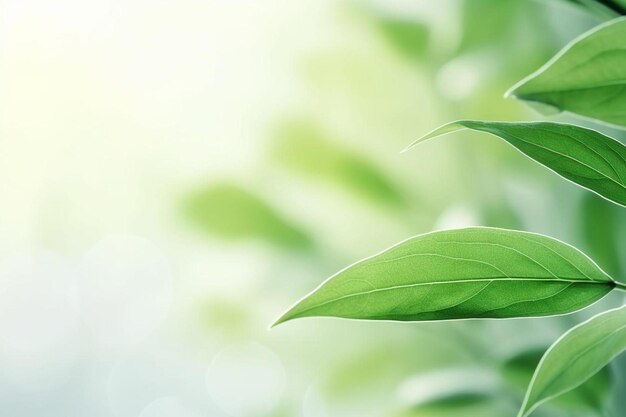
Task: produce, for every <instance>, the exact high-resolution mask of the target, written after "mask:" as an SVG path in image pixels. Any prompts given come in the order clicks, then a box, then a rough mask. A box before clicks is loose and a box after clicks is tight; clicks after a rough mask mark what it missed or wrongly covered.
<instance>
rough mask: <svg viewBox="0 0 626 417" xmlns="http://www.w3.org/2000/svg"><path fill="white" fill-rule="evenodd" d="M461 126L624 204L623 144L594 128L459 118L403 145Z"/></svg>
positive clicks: (625, 153) (625, 156) (625, 170)
mask: <svg viewBox="0 0 626 417" xmlns="http://www.w3.org/2000/svg"><path fill="white" fill-rule="evenodd" d="M465 128H467V129H472V130H478V131H481V132H487V133H491V134H492V135H495V136H499V137H500V138H502V139H504V140H506V141H507V142H508V143H509V144H511V145H513V146H514V147H516V148H517V149H518V150H519V151H521V152H522V153H524V154H525V155H526V156H528V157H530V158H532V159H534V160H535V161H537V162H539V163H540V164H542V165H544V166H546V167H547V168H550V169H551V170H553V171H554V172H556V173H557V174H559V175H561V176H562V177H564V178H566V179H568V180H570V181H572V182H573V183H575V184H578V185H580V186H582V187H584V188H587V189H588V190H591V191H593V192H595V193H597V194H599V195H601V196H603V197H605V198H606V199H608V200H611V201H613V202H614V203H617V204H620V205H622V206H626V146H624V145H622V144H621V143H620V142H618V141H616V140H615V139H612V138H610V137H608V136H605V135H603V134H602V133H600V132H597V131H595V130H591V129H586V128H582V127H579V126H574V125H568V124H561V123H549V122H527V123H509V122H482V121H473V120H461V121H458V122H453V123H449V124H447V125H444V126H442V127H440V128H438V129H435V130H434V131H432V132H430V133H429V134H427V135H426V136H424V137H422V138H420V139H418V140H417V141H415V142H413V143H412V144H411V145H410V146H409V147H408V148H407V149H409V148H411V147H413V146H415V145H416V144H418V143H420V142H424V141H426V140H428V139H431V138H434V137H437V136H441V135H444V134H446V133H450V132H455V131H457V130H461V129H465Z"/></svg>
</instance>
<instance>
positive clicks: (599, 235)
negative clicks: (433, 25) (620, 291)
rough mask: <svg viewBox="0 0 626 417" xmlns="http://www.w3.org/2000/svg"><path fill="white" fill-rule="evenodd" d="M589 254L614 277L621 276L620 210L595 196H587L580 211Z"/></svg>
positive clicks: (581, 226)
mask: <svg viewBox="0 0 626 417" xmlns="http://www.w3.org/2000/svg"><path fill="white" fill-rule="evenodd" d="M579 217H580V220H579V222H580V230H581V232H582V235H583V238H584V240H585V246H586V249H587V253H589V255H590V256H591V257H592V258H593V259H595V260H596V261H597V262H598V264H600V265H601V266H602V267H603V268H604V269H605V270H606V271H608V272H609V273H610V274H611V275H612V276H614V277H617V276H620V250H619V236H620V233H621V232H622V230H621V227H620V222H619V209H618V208H617V207H615V206H614V205H613V204H611V203H609V202H608V201H606V200H604V199H602V198H600V197H597V196H595V195H593V194H585V196H584V197H583V201H582V204H581V207H580V210H579Z"/></svg>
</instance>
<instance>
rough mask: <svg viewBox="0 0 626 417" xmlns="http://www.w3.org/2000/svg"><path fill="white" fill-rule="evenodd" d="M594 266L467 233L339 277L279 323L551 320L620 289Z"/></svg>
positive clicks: (523, 238) (434, 236) (522, 242)
mask: <svg viewBox="0 0 626 417" xmlns="http://www.w3.org/2000/svg"><path fill="white" fill-rule="evenodd" d="M615 285H616V284H615V281H613V280H612V279H611V278H610V277H609V276H608V275H607V274H606V273H604V272H603V271H602V270H601V269H600V268H599V267H598V266H597V265H596V264H595V263H593V261H591V260H590V259H589V258H588V257H586V256H585V255H584V254H582V253H581V252H580V251H578V250H577V249H575V248H573V247H571V246H569V245H567V244H565V243H562V242H560V241H558V240H555V239H552V238H549V237H546V236H542V235H537V234H533V233H526V232H518V231H513V230H506V229H495V228H484V227H476V228H468V229H459V230H448V231H442V232H434V233H428V234H425V235H421V236H417V237H414V238H411V239H409V240H406V241H404V242H402V243H400V244H398V245H396V246H393V247H392V248H390V249H388V250H386V251H384V252H382V253H380V254H378V255H375V256H373V257H371V258H367V259H365V260H363V261H361V262H357V263H356V264H354V265H352V266H350V267H348V268H346V269H344V270H343V271H341V272H339V273H337V274H336V275H334V276H333V277H331V278H330V279H328V280H327V281H326V282H324V283H323V284H322V285H321V286H320V287H319V288H318V289H316V290H315V291H313V292H312V293H311V294H310V295H308V296H306V297H305V298H304V299H303V300H302V301H300V302H298V303H297V304H296V305H295V306H294V307H292V308H291V309H290V310H289V311H287V313H285V314H284V315H283V316H282V317H281V318H280V319H278V321H277V322H276V324H278V323H281V322H284V321H287V320H292V319H295V318H300V317H309V316H334V317H344V318H352V319H369V320H400V321H422V320H450V319H469V318H509V317H534V316H549V315H555V314H564V313H569V312H572V311H575V310H578V309H581V308H583V307H586V306H588V305H590V304H591V303H593V302H595V301H597V300H599V299H600V298H602V297H603V296H604V295H606V294H607V293H608V292H609V291H611V290H612V289H613V288H614V287H615Z"/></svg>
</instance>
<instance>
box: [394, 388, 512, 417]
mask: <svg viewBox="0 0 626 417" xmlns="http://www.w3.org/2000/svg"><path fill="white" fill-rule="evenodd" d="M511 412H512V410H511V409H510V406H509V405H508V404H506V403H504V402H502V401H498V400H497V399H494V398H492V397H489V396H485V395H474V394H463V393H460V394H458V395H454V396H450V397H446V398H442V399H439V400H437V401H433V402H430V403H427V404H422V405H419V406H417V407H414V408H411V409H409V410H406V411H403V412H400V413H397V414H393V415H392V417H502V416H506V415H510V414H511Z"/></svg>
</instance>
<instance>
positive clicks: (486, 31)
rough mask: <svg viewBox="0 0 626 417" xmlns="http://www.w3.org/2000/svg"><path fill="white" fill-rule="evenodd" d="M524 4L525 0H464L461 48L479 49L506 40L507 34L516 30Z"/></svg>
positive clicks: (464, 49) (463, 49)
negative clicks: (516, 23) (516, 22)
mask: <svg viewBox="0 0 626 417" xmlns="http://www.w3.org/2000/svg"><path fill="white" fill-rule="evenodd" d="M524 6H525V5H524V1H522V2H520V1H519V0H498V1H493V0H469V1H464V2H463V3H462V9H461V11H462V15H461V28H462V30H463V35H462V36H461V43H460V46H459V49H460V50H461V51H467V50H472V49H479V48H482V47H484V46H492V45H494V44H495V43H498V42H504V41H506V38H507V36H508V35H509V34H511V33H512V32H514V31H515V24H514V22H515V21H516V20H517V19H519V18H520V13H519V12H520V9H521V7H524Z"/></svg>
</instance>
